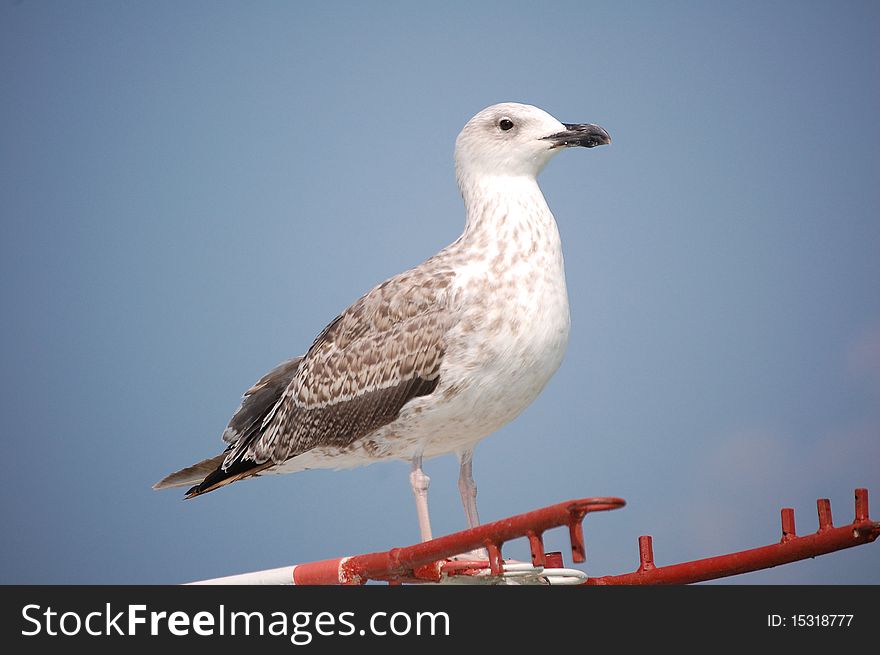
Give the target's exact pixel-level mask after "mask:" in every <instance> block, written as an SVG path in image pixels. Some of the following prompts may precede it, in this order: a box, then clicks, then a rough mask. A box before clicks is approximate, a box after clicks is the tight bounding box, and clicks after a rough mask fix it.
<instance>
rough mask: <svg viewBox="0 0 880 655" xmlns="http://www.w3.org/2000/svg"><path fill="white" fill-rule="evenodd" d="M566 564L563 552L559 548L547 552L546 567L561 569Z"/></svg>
mask: <svg viewBox="0 0 880 655" xmlns="http://www.w3.org/2000/svg"><path fill="white" fill-rule="evenodd" d="M563 566H565V562H564V561H563V559H562V553H561V552H559V551H558V550H552V551H550V552H549V553H547V556H546V557H545V561H544V568H545V569H561V568H562V567H563Z"/></svg>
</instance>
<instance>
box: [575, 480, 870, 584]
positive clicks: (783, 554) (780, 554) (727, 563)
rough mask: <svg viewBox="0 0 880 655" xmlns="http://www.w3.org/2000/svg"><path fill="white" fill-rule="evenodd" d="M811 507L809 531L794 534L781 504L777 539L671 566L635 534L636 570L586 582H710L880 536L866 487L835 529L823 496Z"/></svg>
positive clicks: (790, 512)
mask: <svg viewBox="0 0 880 655" xmlns="http://www.w3.org/2000/svg"><path fill="white" fill-rule="evenodd" d="M816 505H817V509H818V514H819V529H818V531H816V532H814V533H813V534H809V535H805V536H803V537H799V536H798V535H797V533H796V531H795V525H794V510H793V509H791V508H785V509H783V510H782V539H781V541H779V543H775V544H771V545H769V546H762V547H761V548H752V549H750V550H743V551H740V552H737V553H730V554H728V555H721V556H719V557H709V558H706V559H700V560H696V561H693V562H684V563H681V564H673V565H671V566H661V567H658V566H655V565H654V553H653V546H652V543H651V537H650V536H641V537H639V568H638V569H636V570H635V571H633V572H632V573H625V574H623V575H607V576H603V577H600V578H589V579H588V580H587V582H586V584H593V585H654V584H688V583H691V582H702V581H704V580H715V579H717V578H724V577H728V576H731V575H739V574H741V573H748V572H750V571H759V570H761V569H769V568H771V567H774V566H779V565H780V564H788V563H790V562H796V561H798V560H802V559H807V558H809V557H816V556H817V555H824V554H826V553H831V552H834V551H836V550H843V549H844V548H852V547H853V546H859V545H861V544H867V543H870V542H872V541H874V540H875V539H876V538H877V537H878V535H880V523H877V522H875V521H872V520H871V519H870V518H869V516H868V490H867V489H856V493H855V510H856V511H855V518H854V519H853V522H852V523H850V524H848V525H844V526H841V527H838V528H835V527H834V526H833V524H832V522H831V503H830V501H829V500H828V499H827V498H820V499H819V500H817V501H816Z"/></svg>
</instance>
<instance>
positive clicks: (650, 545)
mask: <svg viewBox="0 0 880 655" xmlns="http://www.w3.org/2000/svg"><path fill="white" fill-rule="evenodd" d="M655 568H657V567H656V566H654V541H653V539H651V535H648V534H643V535H641V536H640V537H639V571H650V570H651V569H655Z"/></svg>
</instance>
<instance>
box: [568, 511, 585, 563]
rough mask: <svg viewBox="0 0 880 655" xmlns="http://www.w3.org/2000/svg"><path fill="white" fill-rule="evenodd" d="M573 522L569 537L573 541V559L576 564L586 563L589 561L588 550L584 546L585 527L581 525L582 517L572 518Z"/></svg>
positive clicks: (569, 527) (570, 525) (569, 529)
mask: <svg viewBox="0 0 880 655" xmlns="http://www.w3.org/2000/svg"><path fill="white" fill-rule="evenodd" d="M572 518H573V520H572V521H571V522H570V523H569V524H568V536H569V540H570V541H571V559H572V560H573V561H575V562H585V561H586V560H587V549H586V547H585V546H584V526H582V525H581V520H583V516H581V517H579V518H578V517H572Z"/></svg>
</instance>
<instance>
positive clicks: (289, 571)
mask: <svg viewBox="0 0 880 655" xmlns="http://www.w3.org/2000/svg"><path fill="white" fill-rule="evenodd" d="M295 568H296V564H294V565H293V566H282V567H281V568H278V569H266V570H265V571H252V572H251V573H240V574H238V575H228V576H226V577H224V578H212V579H210V580H196V581H195V582H188V583H187V584H189V585H223V584H229V585H292V584H295V583H294V581H293V570H294V569H295Z"/></svg>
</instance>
